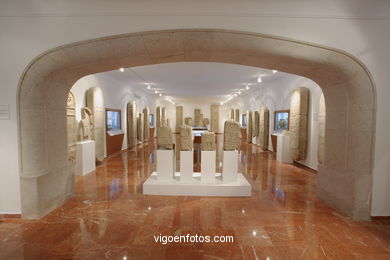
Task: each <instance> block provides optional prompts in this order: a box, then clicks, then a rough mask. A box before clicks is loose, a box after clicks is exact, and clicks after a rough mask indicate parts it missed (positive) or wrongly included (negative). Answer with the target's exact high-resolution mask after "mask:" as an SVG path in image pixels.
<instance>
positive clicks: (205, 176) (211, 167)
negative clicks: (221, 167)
mask: <svg viewBox="0 0 390 260" xmlns="http://www.w3.org/2000/svg"><path fill="white" fill-rule="evenodd" d="M215 160H216V152H215V151H202V155H201V166H200V171H201V173H202V174H201V182H202V183H215V181H216V179H215V172H216V168H215Z"/></svg>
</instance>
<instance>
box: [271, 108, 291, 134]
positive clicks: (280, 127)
mask: <svg viewBox="0 0 390 260" xmlns="http://www.w3.org/2000/svg"><path fill="white" fill-rule="evenodd" d="M289 127H290V110H279V111H275V112H274V130H275V131H278V132H279V131H284V130H288V129H289Z"/></svg>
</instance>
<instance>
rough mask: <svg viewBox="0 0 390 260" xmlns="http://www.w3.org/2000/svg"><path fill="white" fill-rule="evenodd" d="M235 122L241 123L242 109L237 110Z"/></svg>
mask: <svg viewBox="0 0 390 260" xmlns="http://www.w3.org/2000/svg"><path fill="white" fill-rule="evenodd" d="M234 120H235V121H236V122H238V123H240V109H236V115H235V117H234Z"/></svg>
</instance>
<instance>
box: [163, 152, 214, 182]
mask: <svg viewBox="0 0 390 260" xmlns="http://www.w3.org/2000/svg"><path fill="white" fill-rule="evenodd" d="M201 153H202V155H201V159H200V160H201V165H200V172H201V173H202V174H201V182H202V183H215V182H216V179H215V172H216V167H215V160H216V151H202V152H201ZM157 172H158V171H157Z"/></svg>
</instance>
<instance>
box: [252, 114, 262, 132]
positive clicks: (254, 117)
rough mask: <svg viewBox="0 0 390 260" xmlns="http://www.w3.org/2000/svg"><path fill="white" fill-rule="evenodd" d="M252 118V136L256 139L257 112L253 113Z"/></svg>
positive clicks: (257, 126)
mask: <svg viewBox="0 0 390 260" xmlns="http://www.w3.org/2000/svg"><path fill="white" fill-rule="evenodd" d="M252 117H253V125H252V136H253V137H257V136H259V119H260V116H259V111H254V112H253V114H252Z"/></svg>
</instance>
